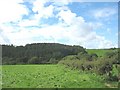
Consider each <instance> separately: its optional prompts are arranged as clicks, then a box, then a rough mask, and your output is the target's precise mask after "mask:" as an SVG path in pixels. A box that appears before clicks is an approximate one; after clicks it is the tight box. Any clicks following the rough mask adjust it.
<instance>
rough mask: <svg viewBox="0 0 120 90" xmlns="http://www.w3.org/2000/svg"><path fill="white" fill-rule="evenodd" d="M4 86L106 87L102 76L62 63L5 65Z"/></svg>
mask: <svg viewBox="0 0 120 90" xmlns="http://www.w3.org/2000/svg"><path fill="white" fill-rule="evenodd" d="M2 74H3V83H2V86H3V88H104V87H106V86H105V82H104V80H103V78H102V77H101V76H98V75H96V74H92V73H85V72H82V71H78V70H70V68H65V67H64V66H60V65H4V66H3V73H2Z"/></svg>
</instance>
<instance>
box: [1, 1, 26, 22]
mask: <svg viewBox="0 0 120 90" xmlns="http://www.w3.org/2000/svg"><path fill="white" fill-rule="evenodd" d="M22 2H23V0H0V23H3V22H10V21H17V20H20V19H21V18H22V15H25V14H28V12H27V9H26V8H25V7H24V6H23V5H22V4H19V3H22Z"/></svg>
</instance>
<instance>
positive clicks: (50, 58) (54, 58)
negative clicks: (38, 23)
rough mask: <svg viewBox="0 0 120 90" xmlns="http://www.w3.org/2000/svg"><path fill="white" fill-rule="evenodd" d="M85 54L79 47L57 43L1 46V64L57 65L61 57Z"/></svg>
mask: <svg viewBox="0 0 120 90" xmlns="http://www.w3.org/2000/svg"><path fill="white" fill-rule="evenodd" d="M79 52H85V49H84V48H83V47H81V46H70V45H63V44H59V43H33V44H27V45H25V46H14V45H2V63H3V64H46V63H52V64H54V63H58V61H60V60H61V59H62V58H63V57H65V56H68V55H76V54H77V53H79Z"/></svg>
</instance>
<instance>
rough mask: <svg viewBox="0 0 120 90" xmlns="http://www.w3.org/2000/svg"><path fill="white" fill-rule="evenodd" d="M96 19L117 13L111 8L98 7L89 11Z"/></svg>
mask: <svg viewBox="0 0 120 90" xmlns="http://www.w3.org/2000/svg"><path fill="white" fill-rule="evenodd" d="M91 13H92V14H93V16H94V17H95V18H96V19H100V18H107V17H110V16H112V15H115V14H116V13H117V10H115V9H113V8H100V9H96V10H93V11H92V12H91Z"/></svg>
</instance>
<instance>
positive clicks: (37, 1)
mask: <svg viewBox="0 0 120 90" xmlns="http://www.w3.org/2000/svg"><path fill="white" fill-rule="evenodd" d="M6 6H7V7H6ZM0 8H1V9H0V12H1V17H0V44H14V45H26V44H28V43H62V44H67V45H81V46H83V47H85V48H111V47H117V46H118V3H117V2H89V3H88V2H70V1H69V0H64V1H61V2H57V1H55V2H50V1H49V0H12V1H9V0H1V1H0ZM3 10H4V11H3Z"/></svg>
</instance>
